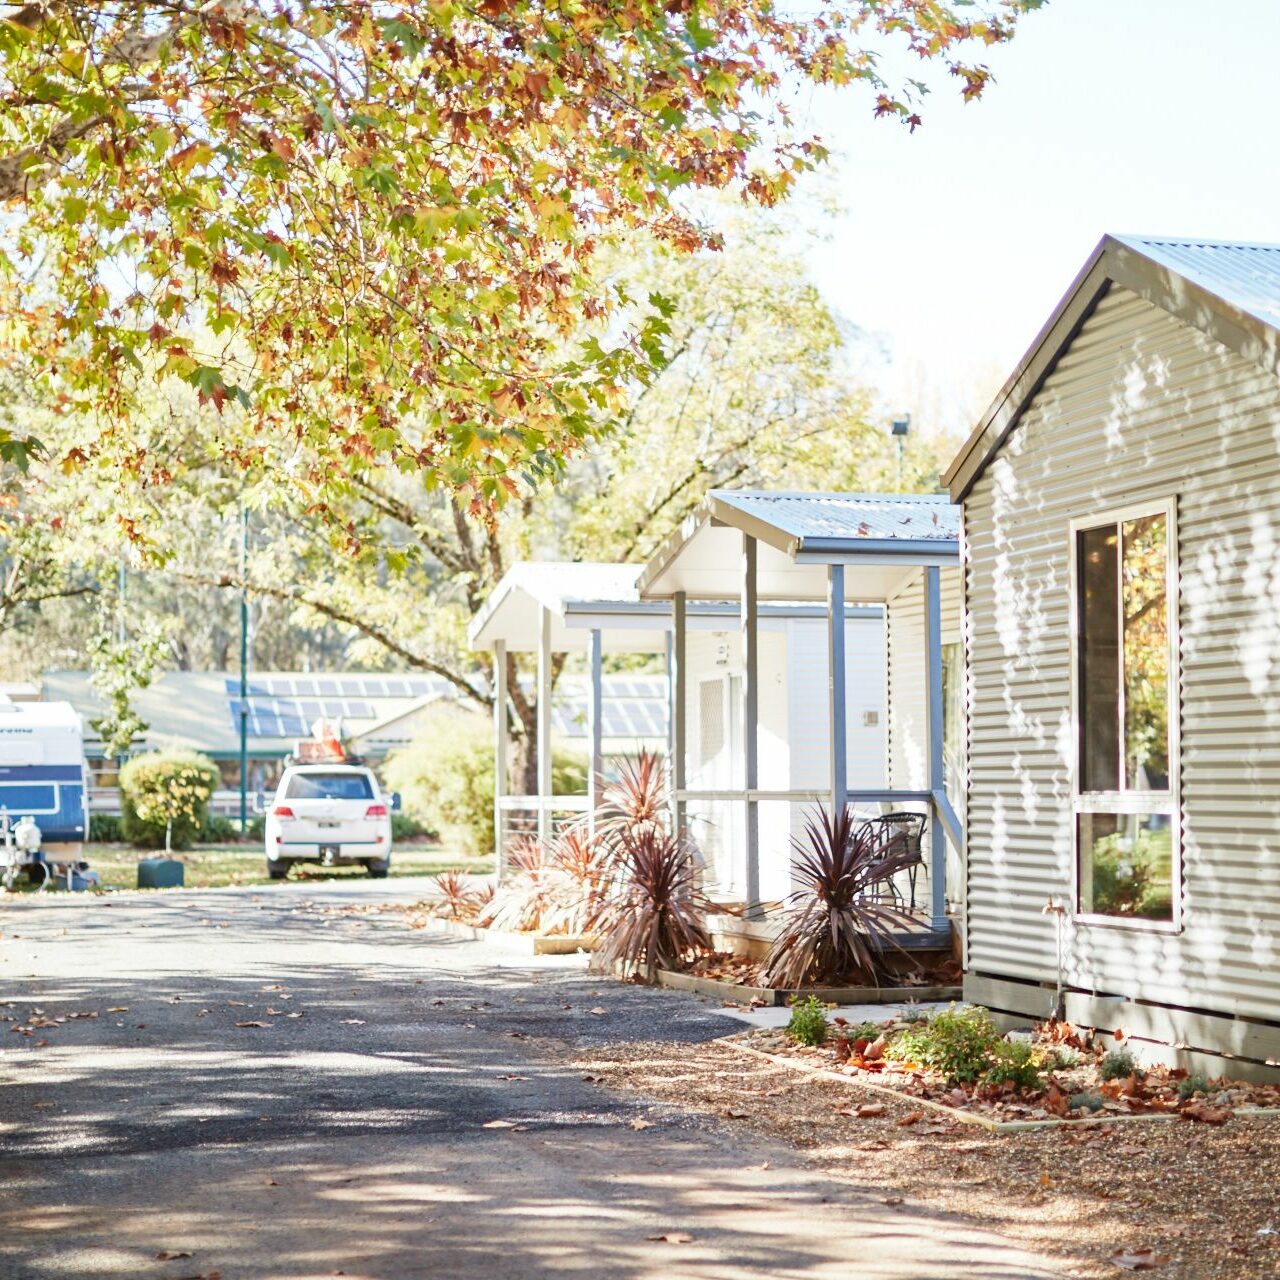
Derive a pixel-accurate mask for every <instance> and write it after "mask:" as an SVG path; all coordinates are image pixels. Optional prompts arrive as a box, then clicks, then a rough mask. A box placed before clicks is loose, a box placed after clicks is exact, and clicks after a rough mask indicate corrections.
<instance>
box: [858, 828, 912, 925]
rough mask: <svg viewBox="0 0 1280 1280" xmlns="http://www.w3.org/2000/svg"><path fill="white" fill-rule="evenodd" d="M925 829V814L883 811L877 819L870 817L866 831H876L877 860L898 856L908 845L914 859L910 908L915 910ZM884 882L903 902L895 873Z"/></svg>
mask: <svg viewBox="0 0 1280 1280" xmlns="http://www.w3.org/2000/svg"><path fill="white" fill-rule="evenodd" d="M924 828H925V816H924V814H922V813H884V814H881V815H880V816H879V817H877V818H868V819H867V823H866V827H865V828H864V830H867V829H869V830H871V831H872V832H874V833H875V835H876V837H877V840H876V843H877V844H878V845H879V846H880V849H881V853H880V857H879V859H877V860H880V859H883V860H884V861H886V862H887V861H888V860H889V859H890V857H892V858H895V859H896V858H897V857H898V856H899V854H900V852H901V851H902V850H903V849H904V848H905V849H906V851H907V853H908V855H909V856H910V858H911V862H910V865H909V866H908V868H907V879H908V882H909V883H910V885H911V910H912V911H914V910H915V909H916V877H917V876H918V875H919V873H920V868H921V867H922V866H924V852H923V850H924ZM884 883H886V884H887V885H888V886H889V891H890V893H891V894H892V896H893V897H894V898H895V899H897V901H899V902H902V901H903V897H902V890H901V889H899V888H898V886H897V884H896V883H895V881H894V879H893V877H892V876H886V877H885V880H884Z"/></svg>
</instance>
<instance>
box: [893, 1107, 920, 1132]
mask: <svg viewBox="0 0 1280 1280" xmlns="http://www.w3.org/2000/svg"><path fill="white" fill-rule="evenodd" d="M923 1119H924V1112H923V1111H912V1112H910V1113H909V1114H908V1115H905V1116H903V1117H902V1118H901V1119H900V1120H899V1121H898V1126H899V1128H905V1127H906V1126H907V1125H909V1124H918V1123H919V1122H920V1121H921V1120H923Z"/></svg>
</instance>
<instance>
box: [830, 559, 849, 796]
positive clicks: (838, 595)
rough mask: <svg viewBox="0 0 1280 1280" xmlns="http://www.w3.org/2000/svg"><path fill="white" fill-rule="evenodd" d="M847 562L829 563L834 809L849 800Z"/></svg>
mask: <svg viewBox="0 0 1280 1280" xmlns="http://www.w3.org/2000/svg"><path fill="white" fill-rule="evenodd" d="M844 660H845V625H844V565H842V564H833V565H828V566H827V674H828V681H827V688H828V696H829V698H830V707H831V717H830V719H831V812H832V814H840V813H843V812H844V808H845V805H846V804H847V803H848V790H849V762H848V742H849V736H848V729H847V727H846V717H847V716H848V699H847V697H846V695H845V668H844Z"/></svg>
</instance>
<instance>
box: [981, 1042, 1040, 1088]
mask: <svg viewBox="0 0 1280 1280" xmlns="http://www.w3.org/2000/svg"><path fill="white" fill-rule="evenodd" d="M1044 1072H1045V1066H1044V1062H1043V1060H1042V1059H1041V1058H1040V1057H1038V1056H1037V1054H1036V1051H1035V1050H1034V1049H1033V1048H1032V1047H1031V1045H1030V1044H1028V1043H1027V1042H1026V1041H1025V1040H1000V1041H997V1042H996V1043H995V1044H993V1045H992V1046H991V1048H990V1050H988V1062H987V1066H986V1069H985V1070H984V1071H983V1073H982V1078H983V1080H985V1081H986V1083H987V1084H1011V1085H1013V1086H1014V1087H1015V1088H1017V1089H1034V1088H1036V1086H1037V1085H1039V1084H1040V1082H1041V1080H1042V1078H1043V1077H1044Z"/></svg>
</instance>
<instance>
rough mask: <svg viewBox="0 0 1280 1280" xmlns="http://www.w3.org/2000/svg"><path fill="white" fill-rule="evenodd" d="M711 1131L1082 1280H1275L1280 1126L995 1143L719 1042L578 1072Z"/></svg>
mask: <svg viewBox="0 0 1280 1280" xmlns="http://www.w3.org/2000/svg"><path fill="white" fill-rule="evenodd" d="M575 1066H577V1067H580V1068H581V1069H582V1070H583V1071H584V1072H590V1073H591V1074H592V1075H595V1076H597V1077H599V1078H600V1080H601V1083H603V1084H605V1085H607V1086H609V1087H613V1088H618V1089H626V1090H635V1091H638V1092H641V1093H643V1094H645V1095H647V1096H649V1097H651V1098H653V1099H654V1100H655V1102H657V1103H661V1104H665V1105H669V1106H670V1107H672V1108H673V1109H677V1110H679V1111H681V1112H684V1113H686V1114H692V1115H693V1116H696V1117H698V1118H699V1119H700V1120H702V1121H705V1122H707V1123H716V1122H718V1123H724V1124H734V1125H742V1126H744V1127H746V1128H747V1129H749V1130H751V1131H752V1132H755V1133H758V1134H760V1135H762V1136H765V1137H769V1138H773V1139H777V1140H781V1141H784V1142H787V1143H789V1144H791V1145H792V1146H794V1147H795V1148H796V1149H797V1150H798V1151H800V1152H802V1153H803V1155H804V1157H805V1159H806V1161H807V1162H808V1163H810V1164H811V1165H813V1166H814V1167H816V1168H818V1169H820V1170H821V1171H822V1172H824V1173H825V1174H827V1175H829V1176H832V1177H836V1178H840V1179H842V1180H845V1181H848V1182H850V1183H853V1184H855V1185H856V1186H857V1187H859V1188H860V1189H862V1190H865V1191H866V1192H867V1193H868V1194H870V1195H873V1196H876V1197H878V1198H880V1199H881V1200H883V1201H887V1202H888V1203H895V1202H896V1201H897V1199H898V1198H899V1197H901V1199H902V1201H903V1202H911V1201H915V1202H918V1203H926V1204H928V1205H930V1206H933V1207H940V1208H944V1209H947V1210H950V1211H953V1212H956V1213H960V1214H962V1215H964V1216H966V1217H968V1218H970V1219H972V1220H974V1221H976V1222H980V1223H982V1224H983V1225H985V1226H988V1227H993V1228H995V1229H998V1230H1002V1231H1004V1232H1006V1233H1007V1234H1009V1235H1010V1236H1012V1237H1014V1238H1016V1239H1017V1240H1018V1241H1019V1243H1021V1244H1023V1245H1025V1246H1027V1247H1028V1248H1035V1249H1039V1250H1041V1251H1042V1252H1044V1253H1046V1254H1052V1255H1057V1256H1058V1257H1060V1258H1061V1259H1063V1260H1064V1261H1065V1262H1066V1264H1067V1274H1069V1275H1073V1276H1077V1277H1080V1278H1081V1280H1099V1278H1102V1277H1107V1276H1112V1277H1115V1276H1120V1275H1123V1274H1125V1273H1126V1272H1128V1271H1133V1270H1140V1271H1144V1272H1145V1271H1148V1270H1149V1271H1150V1272H1151V1273H1152V1274H1153V1275H1156V1276H1159V1277H1163V1278H1164V1280H1276V1278H1277V1277H1280V1195H1278V1194H1277V1188H1280V1117H1270V1118H1265V1119H1264V1118H1246V1117H1244V1116H1241V1115H1238V1114H1237V1115H1234V1116H1232V1117H1231V1118H1230V1119H1229V1120H1228V1121H1226V1122H1225V1123H1222V1124H1215V1125H1212V1126H1210V1125H1203V1124H1191V1123H1188V1122H1185V1121H1178V1122H1173V1121H1170V1122H1165V1123H1151V1124H1134V1123H1128V1124H1123V1123H1121V1124H1116V1125H1114V1126H1112V1125H1099V1126H1087V1127H1086V1126H1076V1127H1071V1126H1063V1127H1061V1128H1058V1129H1049V1130H1037V1131H1031V1132H1026V1133H1014V1134H999V1135H997V1134H993V1133H989V1132H987V1131H984V1130H982V1129H979V1128H977V1127H975V1126H972V1125H966V1124H963V1123H959V1122H956V1123H952V1122H949V1121H947V1120H946V1118H945V1117H942V1116H939V1115H938V1114H937V1113H929V1114H928V1115H927V1116H922V1115H920V1114H919V1108H918V1107H916V1106H913V1104H912V1102H911V1100H910V1099H906V1098H904V1099H901V1100H900V1099H897V1098H892V1097H886V1096H885V1095H884V1094H881V1093H876V1092H872V1091H871V1090H868V1089H861V1088H860V1087H859V1086H858V1084H857V1083H856V1081H853V1082H850V1083H847V1084H846V1083H844V1082H836V1081H827V1080H822V1079H821V1078H809V1077H804V1076H797V1075H796V1074H794V1073H793V1072H791V1071H788V1070H786V1069H784V1068H781V1067H778V1066H775V1065H773V1064H771V1063H769V1062H767V1061H765V1060H763V1059H758V1058H748V1057H745V1056H744V1055H742V1054H739V1053H735V1052H734V1051H733V1050H732V1049H731V1048H729V1047H727V1046H726V1045H725V1044H722V1043H719V1042H716V1041H710V1042H707V1043H704V1044H700V1045H689V1044H679V1045H676V1044H669V1043H665V1042H652V1043H630V1044H620V1045H610V1046H609V1047H608V1048H607V1049H597V1048H593V1049H592V1050H590V1051H589V1052H588V1053H586V1054H584V1055H583V1056H582V1057H581V1059H580V1060H579V1061H578V1062H576V1063H575Z"/></svg>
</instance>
